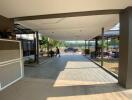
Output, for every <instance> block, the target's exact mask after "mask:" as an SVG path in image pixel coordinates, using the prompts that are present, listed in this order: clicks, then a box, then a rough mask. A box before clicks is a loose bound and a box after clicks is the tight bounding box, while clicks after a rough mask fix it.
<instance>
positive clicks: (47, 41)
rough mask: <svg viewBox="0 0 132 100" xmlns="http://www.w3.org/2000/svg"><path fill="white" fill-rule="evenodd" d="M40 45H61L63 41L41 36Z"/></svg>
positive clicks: (46, 46) (45, 46)
mask: <svg viewBox="0 0 132 100" xmlns="http://www.w3.org/2000/svg"><path fill="white" fill-rule="evenodd" d="M40 45H42V47H44V48H48V45H49V47H51V48H53V47H60V46H63V42H62V41H58V40H54V39H51V38H48V37H45V36H42V40H41V41H40Z"/></svg>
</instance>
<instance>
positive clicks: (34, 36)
mask: <svg viewBox="0 0 132 100" xmlns="http://www.w3.org/2000/svg"><path fill="white" fill-rule="evenodd" d="M33 38H34V43H33V44H34V62H36V35H35V32H34V33H33Z"/></svg>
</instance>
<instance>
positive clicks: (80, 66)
mask: <svg viewBox="0 0 132 100" xmlns="http://www.w3.org/2000/svg"><path fill="white" fill-rule="evenodd" d="M0 100H132V91H131V90H124V89H123V88H121V87H120V86H118V84H117V80H116V79H115V78H113V77H112V76H111V75H109V74H108V73H106V72H105V71H104V70H102V69H101V68H99V67H98V66H97V65H95V64H94V63H92V62H91V61H89V60H88V59H86V58H85V57H83V56H81V55H75V54H70V55H62V56H61V57H60V58H59V57H58V58H56V57H55V58H52V59H49V60H47V62H46V63H43V64H39V65H36V66H34V67H25V78H23V79H22V80H20V81H19V82H17V83H15V84H14V85H12V86H10V87H8V88H7V89H5V90H4V91H2V92H0Z"/></svg>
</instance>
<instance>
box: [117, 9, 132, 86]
mask: <svg viewBox="0 0 132 100" xmlns="http://www.w3.org/2000/svg"><path fill="white" fill-rule="evenodd" d="M119 50H120V59H119V84H120V85H121V86H123V87H125V88H132V7H129V8H127V9H125V10H123V11H121V12H120V45H119Z"/></svg>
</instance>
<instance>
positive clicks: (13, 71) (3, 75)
mask: <svg viewBox="0 0 132 100" xmlns="http://www.w3.org/2000/svg"><path fill="white" fill-rule="evenodd" d="M21 50H22V49H21V42H19V41H15V40H4V39H0V91H1V90H3V89H5V88H6V87H8V86H10V85H12V84H13V83H15V82H16V81H18V80H20V79H21V78H22V77H23V76H24V74H23V72H24V70H23V59H22V52H21Z"/></svg>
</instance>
